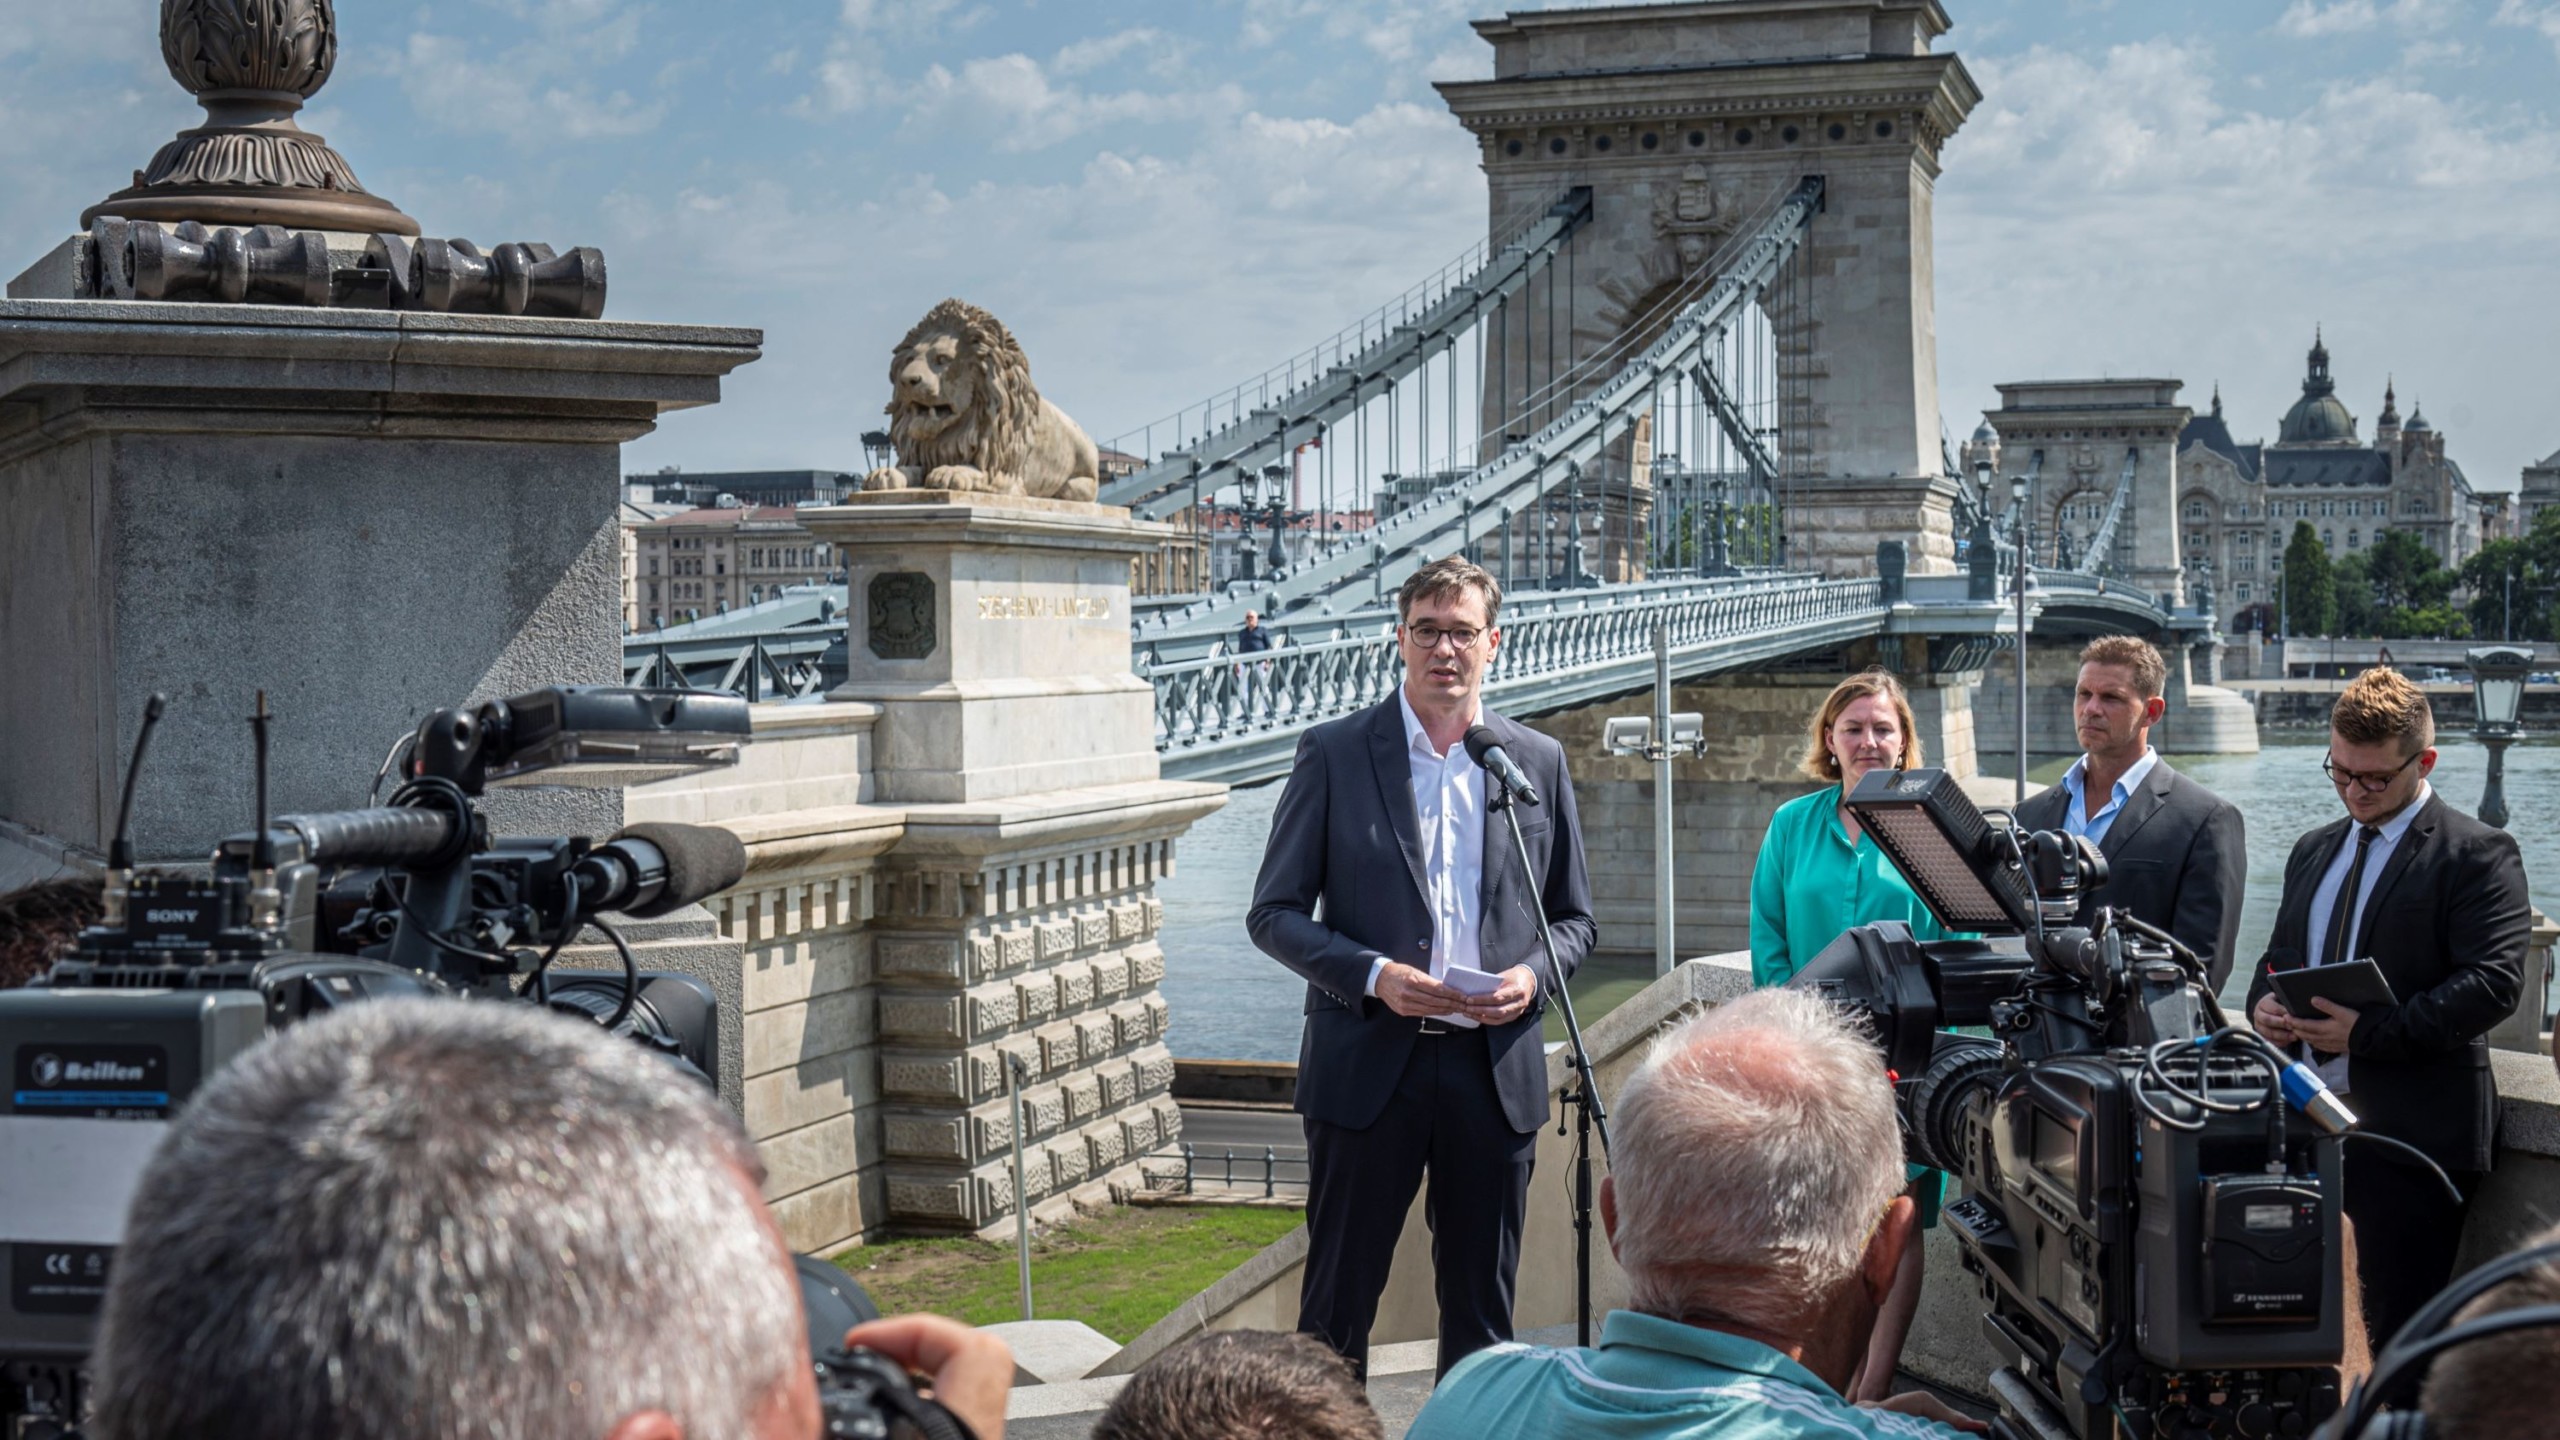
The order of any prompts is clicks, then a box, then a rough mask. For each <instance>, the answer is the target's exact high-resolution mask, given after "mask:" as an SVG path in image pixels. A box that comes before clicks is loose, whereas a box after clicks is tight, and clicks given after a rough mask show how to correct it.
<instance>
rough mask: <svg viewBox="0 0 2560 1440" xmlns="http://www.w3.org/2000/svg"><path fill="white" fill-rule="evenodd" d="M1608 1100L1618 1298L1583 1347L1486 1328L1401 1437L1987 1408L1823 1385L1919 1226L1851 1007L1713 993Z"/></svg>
mask: <svg viewBox="0 0 2560 1440" xmlns="http://www.w3.org/2000/svg"><path fill="white" fill-rule="evenodd" d="M1615 1120H1616V1126H1617V1147H1616V1153H1615V1155H1614V1156H1613V1159H1612V1163H1611V1166H1610V1174H1609V1178H1608V1179H1606V1180H1604V1181H1602V1182H1601V1186H1600V1221H1601V1224H1602V1225H1603V1226H1605V1227H1606V1228H1607V1230H1608V1233H1609V1248H1610V1250H1611V1252H1612V1253H1614V1254H1615V1255H1616V1256H1617V1258H1618V1264H1619V1266H1620V1268H1621V1269H1623V1270H1624V1271H1625V1272H1626V1277H1627V1292H1628V1308H1627V1309H1624V1310H1618V1311H1613V1312H1611V1313H1610V1314H1609V1316H1608V1317H1607V1319H1606V1320H1605V1321H1604V1322H1603V1324H1602V1328H1601V1332H1600V1343H1599V1344H1598V1345H1596V1346H1594V1347H1592V1348H1589V1349H1550V1348H1546V1347H1542V1346H1536V1345H1521V1344H1515V1343H1505V1344H1500V1345H1496V1346H1494V1347H1492V1348H1491V1349H1488V1350H1479V1351H1477V1352H1476V1353H1475V1354H1473V1355H1470V1356H1468V1357H1467V1358H1466V1359H1464V1360H1462V1361H1460V1362H1458V1364H1457V1365H1456V1367H1455V1368H1453V1369H1451V1370H1450V1372H1449V1374H1448V1377H1447V1378H1446V1379H1444V1380H1442V1381H1441V1382H1440V1386H1439V1388H1438V1389H1437V1390H1436V1391H1434V1392H1433V1394H1432V1396H1431V1399H1430V1401H1429V1403H1427V1404H1425V1405H1424V1406H1423V1407H1422V1413H1421V1414H1420V1415H1418V1416H1416V1417H1415V1418H1414V1422H1413V1428H1412V1429H1410V1430H1409V1431H1407V1432H1406V1434H1407V1435H1408V1436H1409V1437H1410V1440H1484V1437H1486V1436H1489V1435H1534V1436H1547V1435H1556V1436H1568V1435H1569V1436H1573V1437H1575V1440H1799V1437H1808V1440H1809V1437H1815V1436H1820V1437H1825V1440H1862V1437H1869V1436H1875V1437H1892V1440H1957V1437H1958V1435H1959V1433H1960V1432H1963V1431H1973V1432H1979V1431H1981V1430H1983V1429H1985V1428H1987V1427H1985V1426H1984V1425H1982V1424H1981V1423H1980V1422H1978V1421H1974V1420H1969V1419H1967V1418H1965V1417H1964V1416H1961V1415H1959V1414H1957V1413H1955V1412H1954V1411H1952V1410H1950V1409H1949V1408H1948V1407H1947V1406H1946V1405H1945V1404H1943V1403H1942V1402H1940V1401H1939V1400H1937V1399H1936V1398H1935V1397H1933V1396H1930V1395H1928V1394H1927V1393H1925V1392H1913V1393H1911V1394H1907V1395H1897V1396H1894V1397H1893V1398H1891V1399H1890V1400H1887V1401H1884V1402H1882V1403H1881V1404H1877V1405H1872V1406H1869V1405H1853V1404H1851V1403H1849V1402H1848V1401H1847V1400H1845V1399H1843V1398H1842V1392H1843V1391H1844V1389H1845V1388H1846V1387H1847V1385H1848V1383H1849V1379H1850V1376H1851V1375H1852V1374H1853V1373H1855V1371H1856V1370H1857V1368H1858V1366H1859V1365H1860V1364H1861V1363H1862V1362H1863V1359H1864V1357H1865V1355H1866V1354H1867V1350H1868V1343H1869V1332H1870V1331H1871V1330H1872V1329H1873V1328H1874V1325H1875V1321H1876V1316H1877V1313H1878V1311H1879V1310H1880V1309H1881V1307H1882V1305H1883V1303H1884V1298H1885V1295H1886V1293H1887V1291H1888V1290H1890V1289H1891V1287H1892V1284H1893V1276H1894V1275H1895V1273H1896V1272H1897V1271H1898V1270H1899V1269H1900V1268H1901V1263H1902V1255H1903V1252H1904V1251H1906V1250H1909V1249H1912V1248H1915V1247H1916V1246H1917V1245H1918V1243H1919V1227H1918V1225H1917V1223H1916V1217H1915V1216H1914V1215H1913V1212H1912V1204H1911V1200H1910V1198H1909V1197H1908V1196H1906V1195H1904V1194H1903V1193H1902V1187H1903V1180H1902V1165H1901V1159H1900V1157H1901V1154H1902V1141H1901V1132H1900V1130H1899V1128H1898V1126H1897V1123H1896V1121H1895V1119H1894V1110H1893V1092H1892V1088H1891V1086H1890V1085H1888V1084H1887V1083H1886V1081H1885V1077H1884V1076H1883V1074H1881V1073H1880V1072H1879V1071H1878V1069H1877V1066H1876V1053H1875V1047H1874V1046H1873V1045H1872V1044H1870V1043H1869V1042H1868V1040H1867V1039H1866V1037H1865V1036H1863V1035H1861V1034H1860V1033H1858V1031H1857V1030H1856V1029H1855V1028H1854V1027H1853V1026H1852V1024H1851V1023H1850V1022H1849V1021H1847V1020H1845V1019H1843V1018H1842V1017H1841V1016H1840V1015H1839V1013H1838V1012H1836V1011H1834V1010H1833V1009H1832V1008H1831V1007H1830V1006H1829V1005H1827V1004H1825V1003H1824V1002H1823V1001H1822V1000H1820V999H1819V998H1817V997H1815V996H1813V995H1809V994H1805V993H1803V992H1801V991H1794V990H1759V991H1755V992H1753V993H1751V994H1749V995H1745V996H1742V997H1741V998H1739V999H1736V1000H1731V1001H1727V1002H1726V1003H1724V1004H1722V1005H1719V1006H1717V1007H1716V1008H1714V1009H1713V1010H1710V1011H1708V1012H1707V1013H1706V1014H1704V1015H1701V1016H1699V1017H1698V1018H1697V1019H1695V1020H1691V1021H1689V1022H1688V1023H1687V1024H1686V1025H1684V1026H1682V1027H1681V1028H1680V1029H1679V1030H1677V1031H1675V1032H1673V1033H1672V1034H1671V1035H1670V1036H1669V1037H1667V1038H1666V1039H1665V1040H1664V1041H1663V1042H1662V1043H1661V1044H1660V1045H1658V1046H1656V1047H1655V1049H1654V1051H1653V1053H1652V1054H1651V1055H1650V1056H1648V1057H1647V1058H1646V1060H1645V1061H1644V1063H1643V1065H1642V1066H1640V1067H1639V1068H1638V1070H1637V1071H1636V1073H1635V1075H1634V1076H1633V1077H1632V1078H1630V1079H1629V1080H1628V1081H1627V1084H1626V1088H1625V1089H1624V1090H1623V1091H1621V1092H1620V1093H1619V1096H1618V1101H1617V1109H1616V1114H1615ZM1776 1196H1784V1197H1785V1201H1784V1203H1776V1202H1774V1201H1773V1199H1772V1197H1776Z"/></svg>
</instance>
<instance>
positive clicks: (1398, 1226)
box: [1246, 556, 1596, 1375]
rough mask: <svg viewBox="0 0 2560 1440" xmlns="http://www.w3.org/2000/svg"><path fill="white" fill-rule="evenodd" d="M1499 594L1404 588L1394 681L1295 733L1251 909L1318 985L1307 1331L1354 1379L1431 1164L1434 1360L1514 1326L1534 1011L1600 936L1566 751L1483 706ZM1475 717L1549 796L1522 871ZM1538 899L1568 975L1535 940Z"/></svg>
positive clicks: (1304, 1061) (1536, 1049) (1257, 930)
mask: <svg viewBox="0 0 2560 1440" xmlns="http://www.w3.org/2000/svg"><path fill="white" fill-rule="evenodd" d="M1501 606H1502V587H1501V586H1500V584H1498V583H1497V582H1496V581H1495V580H1494V578H1493V577H1492V576H1491V575H1489V574H1487V573H1486V572H1485V571H1484V570H1483V569H1481V568H1479V567H1478V566H1475V565H1472V564H1469V563H1468V562H1467V561H1465V560H1463V559H1460V558H1458V557H1455V556H1452V557H1450V558H1448V559H1445V560H1435V561H1433V562H1431V563H1430V564H1428V565H1425V566H1423V567H1422V568H1421V569H1420V570H1417V571H1415V572H1414V574H1413V576H1412V578H1411V579H1409V580H1407V581H1406V582H1405V584H1404V587H1403V588H1402V589H1401V590H1399V591H1398V592H1397V594H1396V615H1397V620H1398V624H1397V626H1396V648H1397V651H1398V653H1399V654H1400V655H1401V656H1402V658H1403V660H1404V667H1405V678H1404V683H1403V684H1402V685H1400V686H1398V687H1397V689H1396V693H1395V694H1394V695H1391V696H1389V697H1388V698H1387V699H1386V700H1384V701H1382V702H1380V703H1379V704H1376V705H1372V706H1370V707H1368V708H1367V709H1364V710H1361V711H1358V712H1356V713H1354V714H1351V715H1347V716H1344V717H1343V718H1342V719H1339V720H1334V721H1329V722H1327V723H1325V724H1323V725H1319V726H1316V727H1315V728H1314V729H1312V730H1310V731H1308V732H1307V734H1306V736H1305V738H1304V739H1302V740H1300V741H1299V742H1298V755H1297V759H1296V760H1295V762H1293V764H1292V766H1291V768H1290V771H1289V783H1288V788H1287V789H1286V790H1284V791H1282V792H1281V796H1280V803H1279V805H1278V807H1277V808H1276V809H1275V810H1274V811H1273V814H1272V818H1271V838H1270V841H1269V843H1268V846H1267V848H1266V849H1265V851H1264V853H1263V858H1262V874H1261V877H1260V878H1259V880H1257V881H1256V882H1255V885H1254V892H1253V909H1252V911H1251V913H1250V914H1249V915H1248V917H1247V919H1246V926H1247V928H1248V929H1249V930H1250V931H1251V932H1252V935H1253V942H1254V944H1256V945H1258V946H1260V947H1261V948H1262V950H1263V952H1264V953H1265V954H1268V955H1270V956H1271V957H1272V958H1273V959H1275V960H1278V961H1279V962H1280V963H1281V964H1283V965H1286V966H1288V967H1289V968H1290V969H1291V970H1293V971H1295V972H1296V973H1297V974H1298V975H1300V976H1302V977H1304V979H1305V980H1306V982H1307V999H1306V1006H1305V1015H1306V1023H1305V1029H1304V1030H1303V1031H1302V1033H1301V1035H1300V1039H1299V1043H1298V1098H1297V1108H1298V1112H1299V1114H1301V1115H1302V1116H1304V1117H1305V1124H1306V1131H1307V1168H1308V1175H1309V1179H1308V1195H1307V1261H1306V1275H1305V1280H1304V1282H1303V1284H1302V1286H1301V1289H1300V1293H1299V1314H1298V1328H1299V1329H1300V1330H1302V1331H1305V1332H1307V1333H1309V1334H1312V1335H1316V1336H1319V1337H1321V1338H1322V1339H1323V1340H1324V1341H1325V1342H1326V1343H1327V1344H1329V1345H1331V1346H1332V1347H1333V1348H1334V1349H1336V1350H1338V1351H1340V1352H1341V1353H1342V1354H1344V1355H1345V1356H1348V1357H1349V1358H1350V1359H1351V1361H1352V1363H1353V1365H1354V1366H1356V1367H1360V1368H1361V1369H1362V1370H1363V1372H1364V1373H1365V1370H1366V1363H1367V1358H1368V1352H1369V1327H1370V1324H1371V1322H1372V1321H1373V1320H1374V1319H1375V1318H1376V1315H1377V1310H1378V1297H1379V1296H1380V1295H1381V1294H1382V1293H1384V1291H1385V1289H1386V1284H1387V1270H1388V1266H1389V1263H1390V1262H1391V1261H1392V1260H1393V1259H1394V1256H1395V1249H1396V1240H1397V1237H1398V1236H1399V1235H1400V1234H1401V1233H1402V1231H1403V1229H1404V1218H1405V1212H1406V1211H1407V1210H1408V1209H1410V1208H1411V1207H1412V1204H1413V1196H1414V1191H1415V1190H1416V1189H1417V1188H1418V1187H1419V1186H1420V1185H1421V1183H1422V1179H1423V1176H1424V1174H1425V1173H1426V1172H1427V1173H1428V1174H1429V1176H1430V1182H1431V1183H1430V1190H1429V1192H1428V1193H1427V1194H1426V1195H1425V1197H1424V1201H1423V1206H1424V1209H1423V1214H1424V1216H1425V1218H1426V1219H1427V1220H1428V1221H1429V1223H1430V1225H1431V1231H1432V1246H1431V1249H1432V1265H1433V1269H1434V1271H1435V1275H1436V1288H1437V1292H1438V1297H1439V1302H1440V1353H1439V1361H1440V1364H1439V1369H1440V1373H1442V1374H1444V1375H1445V1374H1447V1373H1448V1371H1449V1367H1450V1366H1452V1365H1455V1364H1457V1363H1458V1361H1459V1360H1461V1359H1463V1358H1465V1357H1466V1356H1467V1355H1469V1354H1471V1353H1473V1352H1474V1351H1477V1350H1481V1349H1483V1348H1484V1347H1486V1346H1488V1345H1492V1344H1495V1343H1497V1342H1499V1341H1503V1340H1508V1339H1510V1338H1511V1304H1512V1287H1513V1280H1514V1277H1515V1276H1516V1274H1517V1273H1518V1270H1519V1264H1520V1226H1521V1221H1522V1220H1523V1218H1525V1216H1526V1215H1527V1212H1528V1196H1529V1164H1530V1159H1531V1157H1532V1156H1533V1154H1534V1153H1535V1151H1536V1149H1537V1138H1538V1131H1539V1129H1540V1127H1542V1126H1543V1125H1544V1124H1545V1123H1546V1120H1547V1116H1548V1105H1547V1065H1546V1049H1545V1046H1544V1044H1543V1043H1542V1042H1541V1037H1540V1033H1539V1032H1540V1022H1539V1017H1540V1015H1541V1013H1542V1012H1543V1011H1544V1009H1545V1008H1546V1003H1547V1000H1548V998H1549V997H1550V996H1552V995H1553V994H1554V993H1555V987H1556V986H1558V985H1560V984H1562V983H1564V981H1565V980H1566V979H1567V978H1568V977H1570V976H1571V975H1572V973H1573V971H1574V968H1575V967H1576V966H1578V965H1579V964H1580V963H1581V961H1582V957H1583V956H1584V955H1585V954H1587V953H1589V951H1590V949H1591V943H1592V940H1593V938H1594V936H1595V934H1596V931H1595V930H1594V927H1593V925H1592V922H1591V890H1590V883H1589V881H1588V880H1587V879H1586V877H1585V875H1584V873H1583V863H1582V830H1581V822H1580V820H1579V818H1578V817H1577V815H1576V813H1575V810H1574V803H1573V780H1572V777H1571V776H1570V775H1569V774H1568V773H1567V770H1566V766H1565V755H1564V750H1563V747H1561V746H1559V745H1557V744H1556V742H1555V741H1553V740H1550V739H1548V738H1547V737H1546V736H1544V735H1541V734H1539V733H1537V732H1536V731H1534V730H1531V729H1528V728H1527V727H1525V726H1523V725H1520V724H1518V723H1517V722H1515V721H1512V720H1509V719H1506V718H1504V717H1503V716H1500V715H1496V714H1494V713H1492V712H1490V711H1488V710H1485V709H1484V708H1483V704H1482V698H1481V692H1482V690H1483V686H1484V676H1485V671H1486V670H1487V669H1488V668H1489V667H1490V666H1491V664H1492V662H1493V657H1494V655H1495V653H1496V652H1497V651H1498V649H1499V648H1500V646H1501V643H1502V632H1501V630H1500V629H1499V628H1498V618H1499V615H1500V611H1501ZM1479 724H1480V725H1482V726H1483V727H1484V728H1485V729H1487V730H1489V731H1490V732H1492V738H1493V739H1494V740H1495V741H1496V742H1497V743H1499V744H1500V745H1501V746H1502V748H1503V749H1504V750H1505V751H1506V752H1507V753H1508V754H1509V755H1510V757H1511V759H1512V760H1513V761H1514V762H1515V763H1517V764H1518V765H1519V766H1520V768H1521V769H1522V770H1523V771H1525V772H1526V773H1527V776H1528V778H1529V781H1530V783H1531V784H1532V785H1533V786H1534V787H1535V788H1536V790H1537V792H1538V795H1539V797H1540V798H1541V800H1542V801H1543V802H1544V803H1542V804H1540V805H1537V806H1535V807H1533V808H1525V809H1523V810H1522V811H1521V812H1520V827H1521V838H1522V840H1523V842H1524V843H1525V844H1526V846H1527V849H1528V852H1529V860H1528V870H1527V871H1526V872H1524V871H1523V870H1522V868H1521V861H1520V856H1519V853H1518V850H1517V849H1516V848H1515V847H1514V846H1513V844H1512V840H1511V831H1510V826H1509V824H1508V823H1507V822H1506V821H1505V820H1504V819H1503V818H1502V816H1501V815H1500V814H1499V813H1498V812H1496V811H1494V810H1493V808H1492V807H1491V806H1490V805H1489V804H1488V803H1487V802H1488V801H1489V800H1490V799H1491V798H1492V796H1493V794H1494V793H1496V792H1495V791H1493V790H1492V789H1490V788H1489V787H1488V784H1487V777H1486V775H1485V773H1484V771H1483V770H1481V769H1480V768H1478V766H1477V765H1476V764H1475V762H1474V761H1473V760H1472V759H1470V758H1469V756H1468V753H1467V748H1466V745H1465V743H1464V742H1465V737H1466V735H1467V732H1468V731H1469V729H1470V728H1471V727H1474V726H1476V725H1479ZM1541 900H1543V905H1544V910H1545V915H1546V919H1547V923H1548V924H1549V926H1550V927H1552V929H1553V931H1554V935H1555V942H1556V958H1557V961H1558V962H1559V963H1560V965H1561V967H1562V972H1563V973H1561V974H1558V973H1556V970H1555V968H1554V967H1551V966H1550V965H1549V964H1548V961H1547V956H1546V952H1545V948H1544V947H1543V946H1542V945H1541V943H1540V942H1539V939H1538V928H1537V918H1538V917H1537V912H1536V911H1535V910H1533V909H1532V906H1533V905H1536V904H1539V903H1540V902H1541Z"/></svg>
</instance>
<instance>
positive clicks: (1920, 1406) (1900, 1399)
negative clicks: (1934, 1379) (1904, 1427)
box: [1862, 1390, 1991, 1435]
mask: <svg viewBox="0 0 2560 1440" xmlns="http://www.w3.org/2000/svg"><path fill="white" fill-rule="evenodd" d="M1862 1408H1865V1409H1869V1410H1891V1411H1893V1412H1895V1413H1896V1414H1900V1415H1914V1416H1917V1417H1919V1418H1920V1419H1923V1420H1935V1421H1937V1422H1938V1423H1939V1424H1941V1425H1946V1426H1950V1427H1952V1428H1954V1429H1957V1430H1964V1431H1968V1432H1970V1433H1972V1434H1975V1435H1982V1434H1987V1433H1989V1431H1990V1429H1991V1426H1990V1425H1989V1424H1987V1423H1985V1422H1983V1421H1980V1420H1976V1419H1974V1418H1973V1417H1972V1416H1970V1415H1967V1414H1965V1413H1964V1412H1963V1411H1961V1410H1958V1409H1956V1408H1955V1407H1953V1406H1951V1405H1949V1404H1948V1403H1947V1402H1946V1401H1944V1400H1941V1399H1939V1398H1938V1397H1937V1396H1935V1395H1932V1394H1930V1393H1929V1392H1928V1391H1926V1390H1905V1391H1903V1392H1902V1393H1901V1394H1899V1395H1890V1396H1887V1397H1886V1398H1884V1399H1882V1400H1878V1401H1876V1402H1875V1403H1874V1404H1872V1405H1868V1406H1864V1407H1862Z"/></svg>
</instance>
